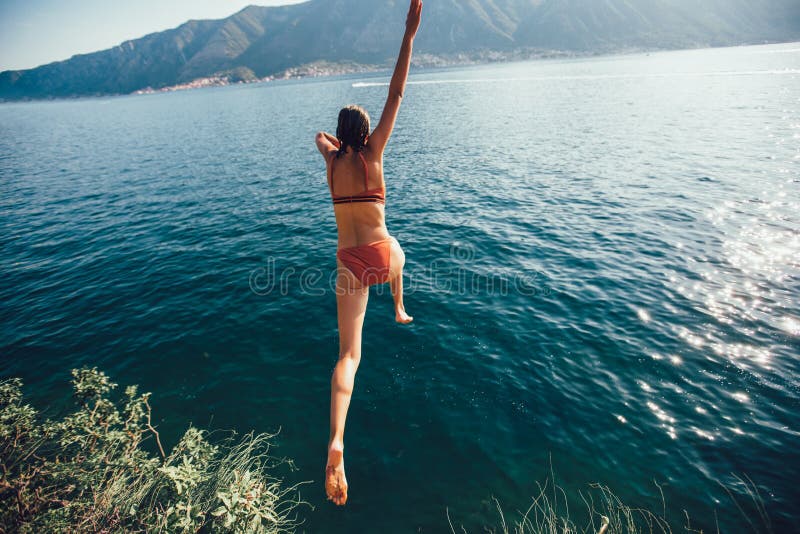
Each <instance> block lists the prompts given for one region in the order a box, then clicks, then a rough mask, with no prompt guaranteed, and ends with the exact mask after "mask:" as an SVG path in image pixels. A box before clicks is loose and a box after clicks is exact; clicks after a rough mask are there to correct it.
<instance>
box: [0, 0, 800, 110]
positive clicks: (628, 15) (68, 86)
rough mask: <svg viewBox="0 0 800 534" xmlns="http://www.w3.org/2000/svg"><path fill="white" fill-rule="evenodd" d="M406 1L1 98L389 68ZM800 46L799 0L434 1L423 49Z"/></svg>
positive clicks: (50, 72) (307, 14)
mask: <svg viewBox="0 0 800 534" xmlns="http://www.w3.org/2000/svg"><path fill="white" fill-rule="evenodd" d="M406 9H407V2H406V1H405V0H310V1H308V2H305V3H302V4H295V5H291V6H281V7H260V6H249V7H246V8H245V9H243V10H241V11H239V12H238V13H235V14H234V15H231V16H230V17H228V18H225V19H220V20H190V21H189V22H186V23H185V24H182V25H181V26H179V27H177V28H175V29H172V30H167V31H163V32H158V33H153V34H150V35H146V36H144V37H142V38H140V39H135V40H131V41H125V42H124V43H122V44H120V45H119V46H116V47H114V48H111V49H108V50H103V51H100V52H94V53H91V54H81V55H76V56H73V57H72V58H70V59H68V60H65V61H58V62H55V63H50V64H47V65H43V66H41V67H37V68H34V69H28V70H16V71H4V72H2V73H0V99H4V100H16V99H30V98H53V97H69V96H84V95H104V94H124V93H131V92H133V91H136V90H140V89H143V88H146V87H152V88H162V87H167V86H173V85H177V84H182V83H187V82H191V81H192V80H195V79H198V78H209V77H214V76H220V77H226V79H229V80H232V81H237V80H245V81H250V80H254V79H259V78H262V77H265V76H268V75H274V74H276V73H280V72H282V71H284V70H286V69H290V68H294V67H298V66H301V65H305V64H309V63H313V62H318V61H326V62H333V63H336V62H357V63H362V64H386V63H387V62H390V61H391V59H392V58H393V57H394V55H395V54H396V53H397V49H398V47H399V40H400V36H401V35H402V31H403V25H404V22H405V12H406ZM792 40H800V1H798V0H703V1H702V2H698V1H697V0H427V1H426V2H425V8H424V13H423V25H422V28H421V30H420V33H419V35H418V38H417V41H416V44H415V49H416V51H417V52H419V53H426V54H430V55H433V56H437V55H438V56H447V55H453V54H459V53H471V52H472V53H474V52H477V51H495V52H498V53H501V54H502V53H510V52H513V51H519V50H521V49H542V50H562V51H573V52H579V53H583V52H611V51H614V50H619V49H631V48H648V49H652V48H655V49H659V48H660V49H663V48H690V47H701V46H725V45H735V44H744V43H761V42H778V41H792Z"/></svg>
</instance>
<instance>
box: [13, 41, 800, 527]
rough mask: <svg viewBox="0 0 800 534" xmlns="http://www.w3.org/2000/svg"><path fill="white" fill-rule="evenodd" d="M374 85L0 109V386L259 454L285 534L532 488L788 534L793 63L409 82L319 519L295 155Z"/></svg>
mask: <svg viewBox="0 0 800 534" xmlns="http://www.w3.org/2000/svg"><path fill="white" fill-rule="evenodd" d="M386 81H387V76H386V75H385V74H382V75H378V76H370V77H363V76H359V77H346V78H337V79H319V80H306V81H296V82H282V83H268V84H259V85H247V86H236V87H228V88H215V89H206V90H197V91H191V92H180V93H169V94H159V95H146V96H130V97H117V98H105V99H88V100H80V101H62V102H43V103H22V104H5V105H2V106H0V176H2V180H1V181H0V228H1V229H2V232H0V248H1V249H2V277H0V302H2V307H1V308H0V354H2V359H1V360H0V375H2V376H9V375H18V376H22V377H23V378H24V379H25V381H26V383H27V384H28V386H29V387H28V391H29V392H30V394H31V398H32V400H34V401H36V402H38V403H42V404H44V405H47V406H50V409H51V410H52V411H57V410H58V409H60V408H61V407H63V406H64V405H65V403H67V402H68V400H69V399H68V390H67V388H66V384H67V382H68V377H69V374H68V373H69V369H70V368H72V367H77V366H81V365H92V366H98V367H100V368H102V369H104V370H106V371H107V372H108V373H109V374H111V375H112V376H113V377H114V378H115V379H116V380H117V381H120V382H123V383H139V384H141V385H142V387H143V388H144V389H145V390H149V391H153V392H154V397H153V402H152V404H153V405H154V410H155V413H156V415H157V416H158V418H159V425H160V429H161V433H162V436H163V438H164V439H165V440H166V441H167V442H168V443H174V442H175V440H176V439H177V438H178V437H179V435H180V433H182V431H183V430H184V429H185V427H186V426H187V425H188V424H189V423H194V424H197V425H200V426H204V427H209V428H221V429H238V430H239V431H248V430H250V429H254V430H256V431H275V430H277V429H278V428H280V435H279V437H278V438H277V440H276V444H277V448H276V449H275V451H276V452H277V453H278V454H281V455H285V456H289V457H291V458H294V459H295V463H296V465H297V467H298V468H299V471H297V472H293V473H286V476H287V477H288V480H290V481H292V482H296V481H301V480H313V481H314V484H313V485H309V486H305V487H303V489H302V496H303V497H304V498H305V499H306V500H308V501H309V502H310V503H312V504H313V505H314V506H315V508H314V509H313V510H310V509H308V510H306V512H305V513H304V515H305V517H306V523H305V527H304V528H305V529H306V531H308V532H376V531H380V532H412V531H419V532H442V531H444V530H447V529H448V528H449V527H448V525H447V516H446V511H447V510H449V514H450V517H451V518H452V520H453V522H454V523H456V524H459V523H461V524H463V525H464V526H465V527H466V528H467V529H468V530H469V531H475V532H479V531H481V525H483V524H488V523H490V522H493V523H496V516H495V515H494V513H493V510H494V504H493V502H492V501H491V497H492V496H495V497H497V498H498V499H499V500H500V501H501V502H502V503H503V505H504V508H505V509H506V511H507V512H508V513H509V514H510V515H512V516H513V512H514V510H516V509H522V510H524V509H526V508H527V506H528V503H529V499H530V497H531V495H533V494H534V493H535V492H536V482H537V481H542V482H543V481H544V480H545V479H546V478H547V477H548V476H549V474H550V469H551V462H552V469H553V471H554V472H555V473H556V476H557V478H558V481H559V483H560V484H561V485H562V486H563V487H564V488H565V489H566V490H567V491H568V492H572V491H575V490H577V489H585V488H586V484H587V483H590V482H602V483H605V484H608V485H609V486H610V487H611V488H612V489H614V490H615V492H616V493H618V494H619V496H620V497H621V498H622V499H623V500H626V501H628V502H630V503H632V504H635V505H639V506H645V507H651V508H654V509H656V510H659V509H660V508H661V505H660V499H659V497H658V489H657V488H656V487H655V485H654V483H653V481H654V480H655V481H656V482H658V483H659V484H661V485H662V486H663V489H664V493H665V497H666V500H667V512H668V514H669V515H670V517H671V518H673V519H674V520H676V522H677V523H680V518H681V517H682V512H681V510H683V509H686V510H687V511H688V512H689V513H690V514H691V515H692V517H693V521H692V525H693V526H694V527H704V528H706V529H709V528H710V529H711V531H714V529H713V528H712V526H713V518H714V513H715V512H714V511H715V510H716V514H717V516H718V517H719V521H720V525H721V527H722V531H723V532H738V531H743V530H745V527H746V526H747V525H746V523H745V522H743V520H742V519H741V517H740V516H739V515H738V512H737V511H736V507H735V505H733V504H732V503H731V500H730V498H729V497H728V496H727V495H726V493H725V492H724V491H723V490H722V488H721V487H720V485H719V484H718V482H721V483H723V484H726V485H729V486H730V487H731V488H732V491H733V493H734V494H735V495H739V496H741V495H742V494H743V491H744V489H743V487H742V486H741V485H739V484H738V483H736V480H735V478H734V477H733V476H732V473H735V474H738V475H747V476H749V477H750V478H751V479H752V480H753V481H755V482H756V484H757V485H758V488H759V490H760V491H761V494H762V497H764V499H765V501H766V505H767V510H768V512H769V513H770V517H771V520H772V526H773V528H774V529H775V531H776V532H788V531H791V530H793V529H796V528H797V527H798V525H799V524H800V514H798V512H797V503H798V502H800V491H798V489H797V478H798V475H799V474H800V452H798V451H800V434H799V433H800V420H799V417H798V413H799V412H798V408H800V402H799V401H800V394H799V393H800V358H799V357H798V356H800V305H798V304H799V301H800V194H799V193H800V44H797V43H795V44H787V45H774V46H760V47H747V48H731V49H717V50H699V51H686V52H670V53H655V54H651V55H630V56H619V57H602V58H594V59H580V60H569V61H539V62H526V63H515V64H505V65H493V66H483V67H474V68H466V69H447V70H434V71H424V72H420V73H416V74H414V75H413V76H412V83H411V84H410V85H409V87H408V90H407V98H406V102H405V103H404V107H403V109H402V110H401V114H400V118H399V120H398V125H397V129H396V131H395V135H394V137H393V138H392V141H391V143H390V145H389V147H388V149H387V152H386V159H385V168H386V179H387V188H388V204H387V223H388V226H389V229H390V231H391V232H392V233H393V234H394V235H395V236H397V238H398V239H399V240H400V242H401V243H402V244H403V246H404V248H405V251H406V255H407V261H408V263H407V270H408V278H407V282H406V283H407V285H408V286H409V287H408V289H409V294H408V296H407V298H406V304H407V307H408V310H409V312H410V313H411V314H412V315H414V316H415V318H416V320H415V323H414V324H413V325H412V326H410V327H400V326H397V325H395V324H394V323H393V321H392V319H393V314H392V309H391V299H390V297H389V295H388V294H386V292H384V293H383V294H379V293H377V292H374V293H373V295H372V297H371V300H370V304H369V312H368V314H367V318H366V324H365V339H364V356H363V360H362V363H361V367H360V369H359V373H358V375H357V378H356V391H355V394H354V397H353V403H352V405H351V409H350V415H349V419H348V423H347V432H346V435H345V446H346V450H345V452H346V462H347V464H346V465H347V474H348V479H349V482H350V484H351V493H350V500H349V502H348V505H347V507H346V508H345V509H335V508H334V507H333V506H332V505H330V504H328V503H326V502H325V498H324V489H323V485H322V474H323V468H324V462H325V445H326V440H327V437H328V409H329V404H328V403H329V380H330V373H331V370H332V368H333V364H334V362H335V360H336V351H337V338H336V335H337V334H336V318H335V301H334V296H333V294H332V292H331V291H330V289H329V287H328V276H329V275H330V273H331V271H332V269H333V268H334V262H335V260H334V252H335V248H336V235H335V227H334V218H333V212H332V208H331V206H330V202H329V197H328V192H327V190H326V185H325V170H324V163H323V160H322V158H321V157H320V156H319V154H318V153H317V152H316V150H315V148H314V144H313V135H314V133H315V132H316V131H317V130H320V129H326V130H329V131H330V130H333V129H334V128H335V123H334V122H335V118H336V114H337V112H338V109H339V107H341V106H342V105H344V104H347V103H351V102H356V103H360V104H362V105H365V106H366V107H367V109H368V110H369V111H370V112H371V113H372V115H373V117H375V118H376V119H377V117H378V116H379V115H380V107H381V105H382V102H383V98H384V95H385V91H386V87H385V85H383V84H384V83H385V82H386ZM571 509H572V510H573V511H577V510H578V509H580V501H579V500H578V499H577V497H576V498H575V500H574V501H573V502H572V503H571Z"/></svg>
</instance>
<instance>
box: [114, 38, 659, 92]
mask: <svg viewBox="0 0 800 534" xmlns="http://www.w3.org/2000/svg"><path fill="white" fill-rule="evenodd" d="M631 52H644V50H641V49H636V50H628V51H624V50H622V51H621V50H616V51H614V53H631ZM608 53H609V52H605V53H600V52H595V53H576V52H568V51H562V50H518V51H514V52H497V51H482V52H477V53H472V54H466V53H462V54H454V55H451V56H441V55H433V54H420V55H419V56H418V57H416V58H415V59H414V61H413V66H414V67H417V68H446V67H466V66H471V65H483V64H489V63H505V62H511V61H525V60H534V59H557V58H571V57H585V56H596V55H605V54H608ZM390 68H391V65H389V64H363V63H354V62H328V61H315V62H313V63H308V64H306V65H301V66H298V67H292V68H289V69H286V70H284V71H283V72H281V73H278V74H274V75H270V76H264V77H257V76H255V74H253V72H252V71H250V69H237V70H236V71H230V72H225V73H220V74H215V75H213V76H205V77H201V78H196V79H194V80H192V81H190V82H185V83H180V84H176V85H169V86H165V87H159V88H152V87H145V88H144V89H138V90H136V91H133V92H132V93H130V94H133V95H146V94H156V93H168V92H173V91H185V90H190V89H201V88H204V87H225V86H228V85H242V84H251V83H263V82H272V81H277V80H299V79H303V78H322V77H329V76H345V75H348V74H361V73H374V72H380V71H383V70H387V69H390Z"/></svg>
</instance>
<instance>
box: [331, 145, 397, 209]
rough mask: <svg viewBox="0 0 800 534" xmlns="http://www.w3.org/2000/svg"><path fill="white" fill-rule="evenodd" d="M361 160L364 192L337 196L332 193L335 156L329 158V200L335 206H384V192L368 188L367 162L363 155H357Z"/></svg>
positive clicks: (380, 189)
mask: <svg viewBox="0 0 800 534" xmlns="http://www.w3.org/2000/svg"><path fill="white" fill-rule="evenodd" d="M358 157H360V158H361V163H362V164H363V165H364V191H362V192H361V193H358V194H356V195H352V196H339V195H335V194H334V193H333V164H334V163H335V162H336V154H334V155H333V157H332V158H331V169H330V173H329V175H328V185H329V186H330V188H331V198H333V203H334V205H335V204H352V203H354V202H374V203H377V204H386V190H385V189H384V188H383V186H381V187H376V188H374V189H370V188H369V169H368V168H367V160H366V159H364V154H362V153H361V152H359V153H358Z"/></svg>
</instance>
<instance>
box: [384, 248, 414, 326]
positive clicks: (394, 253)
mask: <svg viewBox="0 0 800 534" xmlns="http://www.w3.org/2000/svg"><path fill="white" fill-rule="evenodd" d="M391 247H392V250H391V260H390V263H389V287H390V288H391V290H392V298H393V299H394V318H395V320H396V321H397V322H398V323H401V324H408V323H410V322H411V321H413V320H414V318H413V317H411V316H410V315H408V314H407V313H406V308H405V306H404V305H403V267H404V266H405V264H406V255H405V253H403V249H402V248H400V243H398V242H397V239H394V238H392V245H391Z"/></svg>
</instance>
